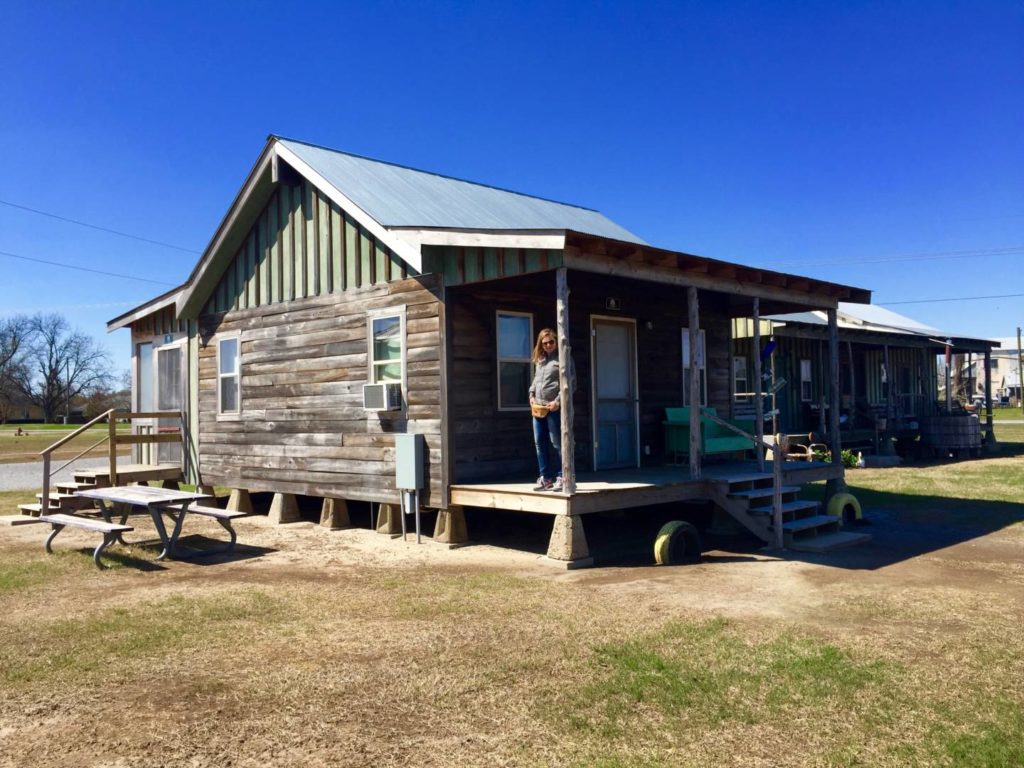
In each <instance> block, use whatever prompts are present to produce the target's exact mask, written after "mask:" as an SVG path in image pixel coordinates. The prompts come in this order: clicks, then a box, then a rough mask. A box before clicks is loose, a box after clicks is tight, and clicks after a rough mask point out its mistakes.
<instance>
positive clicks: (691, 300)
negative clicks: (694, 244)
mask: <svg viewBox="0 0 1024 768" xmlns="http://www.w3.org/2000/svg"><path fill="white" fill-rule="evenodd" d="M686 306H687V309H688V311H689V314H690V321H689V322H690V360H689V363H690V402H689V403H687V405H689V406H690V479H691V480H700V416H701V414H700V405H701V403H700V362H701V356H700V309H699V306H698V304H697V288H696V287H695V286H692V285H691V286H690V287H688V288H687V289H686Z"/></svg>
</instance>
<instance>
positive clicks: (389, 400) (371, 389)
mask: <svg viewBox="0 0 1024 768" xmlns="http://www.w3.org/2000/svg"><path fill="white" fill-rule="evenodd" d="M363 408H364V409H366V410H367V411H400V410H402V384H401V382H398V381H384V382H381V383H380V384H363Z"/></svg>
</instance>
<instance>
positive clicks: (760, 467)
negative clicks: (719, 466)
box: [754, 296, 764, 472]
mask: <svg viewBox="0 0 1024 768" xmlns="http://www.w3.org/2000/svg"><path fill="white" fill-rule="evenodd" d="M763 383H764V382H763V380H762V379H761V299H760V298H759V297H757V296H755V297H754V427H755V430H754V434H755V435H756V436H757V471H758V472H764V397H763V396H762V395H761V393H762V392H763V391H764V388H763V386H762V384H763Z"/></svg>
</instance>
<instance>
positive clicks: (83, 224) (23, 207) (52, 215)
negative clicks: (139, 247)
mask: <svg viewBox="0 0 1024 768" xmlns="http://www.w3.org/2000/svg"><path fill="white" fill-rule="evenodd" d="M0 205H6V206H10V207H11V208H18V209H19V210H22V211H29V212H30V213H35V214H38V215H40V216H48V217H49V218H51V219H57V220H58V221H66V222H68V223H69V224H77V225H78V226H80V227H88V228H89V229H96V230H99V231H100V232H106V233H108V234H111V235H117V236H118V237H127V238H129V239H131V240H138V241H139V242H142V243H149V244H150V245H159V246H160V247H162V248H172V249H174V250H175V251H184V252H185V253H199V251H196V250H194V249H192V248H182V247H181V246H180V245H171V244H170V243H162V242H160V241H159V240H150V239H149V238H148V237H139V236H138V235H132V234H129V233H127V232H119V231H118V230H116V229H108V228H107V227H101V226H99V225H98V224H89V223H88V222H85V221H79V220H78V219H69V218H67V217H66V216H58V215H57V214H55V213H48V212H47V211H40V210H39V209H38V208H29V207H28V206H27V205H18V204H17V203H12V202H9V201H7V200H0Z"/></svg>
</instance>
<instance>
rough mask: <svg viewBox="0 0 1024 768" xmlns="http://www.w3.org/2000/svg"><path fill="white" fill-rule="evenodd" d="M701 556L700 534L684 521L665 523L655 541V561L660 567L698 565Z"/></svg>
mask: <svg viewBox="0 0 1024 768" xmlns="http://www.w3.org/2000/svg"><path fill="white" fill-rule="evenodd" d="M700 556H701V544H700V534H698V533H697V529H696V528H694V527H693V526H692V525H690V524H689V523H686V522H683V521H682V520H673V521H672V522H670V523H665V525H663V526H662V527H661V530H660V531H658V535H657V537H656V538H655V539H654V560H655V562H657V563H658V565H680V564H682V563H696V562H699V561H700Z"/></svg>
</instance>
